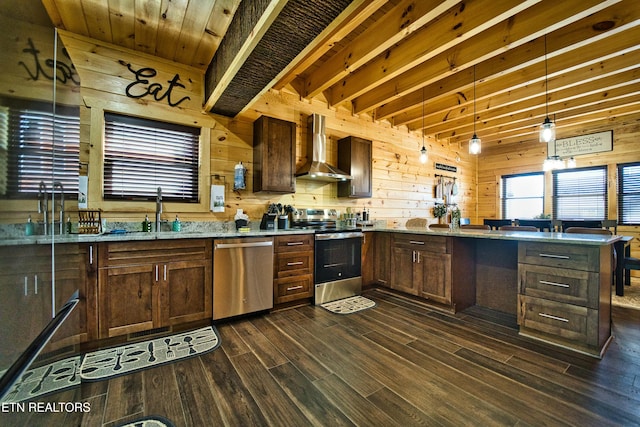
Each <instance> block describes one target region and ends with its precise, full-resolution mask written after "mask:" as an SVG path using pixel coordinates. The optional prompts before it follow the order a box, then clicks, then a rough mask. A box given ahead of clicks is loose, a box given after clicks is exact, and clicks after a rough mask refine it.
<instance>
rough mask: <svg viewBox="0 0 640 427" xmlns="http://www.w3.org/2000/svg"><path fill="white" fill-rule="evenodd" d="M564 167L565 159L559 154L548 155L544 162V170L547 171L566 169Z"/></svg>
mask: <svg viewBox="0 0 640 427" xmlns="http://www.w3.org/2000/svg"><path fill="white" fill-rule="evenodd" d="M564 168H565V164H564V160H562V159H561V158H560V157H558V156H551V157H547V158H546V159H545V161H544V163H542V170H543V171H545V172H548V171H553V170H558V169H564Z"/></svg>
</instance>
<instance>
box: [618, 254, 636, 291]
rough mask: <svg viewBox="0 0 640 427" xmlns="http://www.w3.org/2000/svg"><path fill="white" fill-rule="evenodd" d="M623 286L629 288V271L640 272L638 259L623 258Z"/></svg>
mask: <svg viewBox="0 0 640 427" xmlns="http://www.w3.org/2000/svg"><path fill="white" fill-rule="evenodd" d="M622 267H623V268H624V284H625V285H627V286H631V270H640V258H634V257H624V261H623V263H622Z"/></svg>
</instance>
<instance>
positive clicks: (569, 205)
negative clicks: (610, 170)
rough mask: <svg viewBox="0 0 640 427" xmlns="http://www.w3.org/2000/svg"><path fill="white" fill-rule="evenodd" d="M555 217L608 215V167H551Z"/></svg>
mask: <svg viewBox="0 0 640 427" xmlns="http://www.w3.org/2000/svg"><path fill="white" fill-rule="evenodd" d="M553 218H554V219H593V220H602V219H607V167H606V166H597V167H590V168H581V169H567V170H556V171H553Z"/></svg>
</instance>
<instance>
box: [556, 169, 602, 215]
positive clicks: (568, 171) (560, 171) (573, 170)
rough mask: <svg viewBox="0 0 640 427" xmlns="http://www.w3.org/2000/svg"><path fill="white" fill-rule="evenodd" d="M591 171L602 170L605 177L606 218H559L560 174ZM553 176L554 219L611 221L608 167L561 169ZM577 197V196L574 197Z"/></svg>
mask: <svg viewBox="0 0 640 427" xmlns="http://www.w3.org/2000/svg"><path fill="white" fill-rule="evenodd" d="M589 170H601V171H602V172H603V175H604V192H603V195H604V216H603V218H580V217H577V218H575V217H574V218H559V217H558V196H557V189H558V178H557V176H558V174H563V173H572V172H573V173H575V172H581V171H589ZM552 176H553V184H552V193H551V198H552V218H553V219H554V220H572V219H584V220H594V221H600V220H607V219H609V189H608V185H607V182H608V167H607V165H606V164H605V165H597V166H588V167H584V168H576V169H559V170H554V171H552ZM574 197H575V196H574Z"/></svg>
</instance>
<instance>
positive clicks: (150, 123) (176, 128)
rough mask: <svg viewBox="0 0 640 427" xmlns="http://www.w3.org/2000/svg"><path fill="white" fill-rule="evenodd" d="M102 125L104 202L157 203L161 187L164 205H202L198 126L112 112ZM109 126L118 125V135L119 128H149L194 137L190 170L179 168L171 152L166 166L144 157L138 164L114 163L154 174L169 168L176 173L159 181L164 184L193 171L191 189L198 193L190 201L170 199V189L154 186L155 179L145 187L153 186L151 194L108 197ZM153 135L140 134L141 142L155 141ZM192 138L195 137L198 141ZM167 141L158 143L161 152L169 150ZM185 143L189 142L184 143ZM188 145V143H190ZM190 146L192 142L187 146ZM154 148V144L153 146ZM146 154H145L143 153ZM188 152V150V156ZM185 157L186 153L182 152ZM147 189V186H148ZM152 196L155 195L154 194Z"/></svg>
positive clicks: (116, 129) (163, 186) (106, 116)
mask: <svg viewBox="0 0 640 427" xmlns="http://www.w3.org/2000/svg"><path fill="white" fill-rule="evenodd" d="M103 120H104V121H103V123H104V128H103V129H104V137H103V160H102V177H101V179H102V199H103V200H105V201H121V202H131V201H140V200H147V201H155V188H156V186H159V187H162V188H163V190H165V191H164V193H163V197H164V200H165V201H173V202H175V203H182V204H194V203H199V202H200V199H201V195H202V190H201V179H200V177H201V164H202V162H201V158H202V157H201V152H200V151H201V147H202V145H203V144H202V128H200V127H195V126H187V125H182V124H174V123H169V122H165V121H159V120H153V119H148V118H139V117H132V116H130V115H123V114H120V113H112V112H108V111H105V113H104V119H103ZM108 123H116V125H115V126H114V127H113V130H114V131H115V132H116V133H118V132H122V129H121V128H120V125H122V126H123V127H124V128H126V127H127V126H134V127H135V126H139V127H140V128H141V129H142V128H146V129H153V130H160V131H168V132H181V133H184V134H186V135H191V141H192V142H194V145H193V146H194V147H195V148H196V149H197V154H198V155H197V157H196V158H194V159H193V160H194V163H191V166H189V163H186V164H185V163H183V164H182V166H180V163H178V164H176V163H175V161H174V160H172V156H173V153H174V152H173V149H171V151H166V153H167V155H168V156H165V157H166V160H167V161H166V162H164V163H163V162H158V163H154V162H149V161H148V160H147V161H145V160H144V154H141V156H140V157H139V158H138V159H139V160H136V161H135V162H134V163H133V164H131V163H129V162H127V161H126V160H124V163H122V162H120V163H113V165H115V166H117V165H118V164H124V165H125V168H131V166H135V164H136V163H138V164H139V166H140V167H146V168H147V169H146V170H150V169H153V170H155V171H158V170H167V167H168V168H169V170H171V171H174V172H173V173H170V174H169V175H162V174H161V175H159V177H160V179H161V180H162V179H163V177H164V180H165V181H166V180H170V179H171V177H170V176H171V175H173V174H176V173H180V171H181V170H182V171H188V170H190V171H192V172H194V174H193V175H192V179H190V180H189V181H190V183H191V184H192V185H193V186H194V187H195V188H194V187H191V188H193V189H194V190H195V193H194V194H193V195H192V196H191V197H182V196H180V195H179V193H174V194H173V195H171V191H170V190H169V191H167V186H165V185H162V184H161V183H155V182H154V183H152V182H151V181H153V179H150V180H149V182H146V183H145V184H153V185H152V187H153V191H151V190H149V191H146V193H147V194H142V193H140V194H128V195H123V196H120V195H117V194H107V191H106V187H107V182H108V181H107V178H112V176H111V175H109V176H108V175H107V170H108V165H109V164H110V163H109V162H108V161H107V158H106V157H107V154H106V144H107V141H106V139H107V134H108V129H107V126H108ZM153 130H152V131H151V132H150V133H146V132H145V131H142V132H140V133H138V134H137V135H138V137H139V138H142V139H141V140H140V141H149V142H151V140H152V139H154V138H153V137H152V132H153ZM193 137H196V138H195V139H194V138H193ZM116 141H117V139H116V140H114V143H117V142H116ZM166 141H169V140H159V142H160V145H159V147H160V148H162V146H163V145H164V147H165V148H166V149H169V148H168V147H169V144H165V143H166ZM185 141H186V140H185ZM187 142H188V141H187ZM188 143H190V142H188ZM153 146H154V147H155V144H154V145H153ZM182 148H186V146H182ZM142 151H143V150H142ZM188 151H189V150H187V152H188ZM117 153H118V150H117V149H116V152H115V154H116V157H115V158H116V159H117V158H122V157H121V156H117ZM183 153H186V152H184V151H183ZM127 163H129V166H126V164H127ZM154 165H156V166H159V167H158V168H156V167H155V166H154ZM163 165H164V167H163ZM135 173H136V172H135V171H134V175H135ZM127 176H130V177H131V175H130V174H127ZM147 187H148V185H147ZM151 193H153V194H151Z"/></svg>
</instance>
